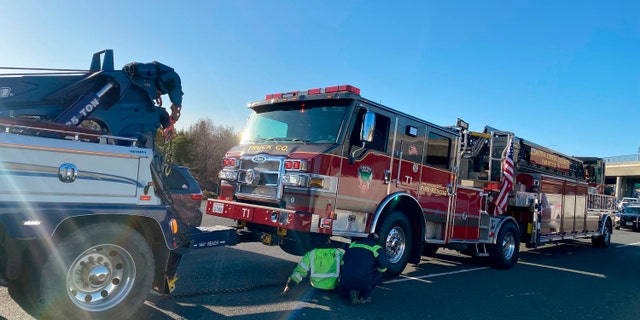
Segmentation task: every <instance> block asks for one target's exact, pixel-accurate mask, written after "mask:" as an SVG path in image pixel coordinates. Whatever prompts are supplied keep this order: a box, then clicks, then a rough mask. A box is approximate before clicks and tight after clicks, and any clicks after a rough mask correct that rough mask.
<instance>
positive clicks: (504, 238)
mask: <svg viewBox="0 0 640 320" xmlns="http://www.w3.org/2000/svg"><path fill="white" fill-rule="evenodd" d="M488 249H489V259H490V261H491V264H492V265H493V267H494V268H496V269H509V268H511V267H513V266H514V265H515V264H516V262H517V261H518V254H519V252H520V234H519V232H518V228H516V226H515V225H514V224H513V223H510V222H507V223H506V224H505V225H503V226H502V228H500V232H499V233H498V238H497V239H496V244H493V245H490V246H489V248H488Z"/></svg>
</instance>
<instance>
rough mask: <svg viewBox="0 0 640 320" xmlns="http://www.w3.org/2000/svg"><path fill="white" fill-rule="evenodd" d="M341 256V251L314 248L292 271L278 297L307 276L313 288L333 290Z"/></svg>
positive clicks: (336, 282) (338, 272)
mask: <svg viewBox="0 0 640 320" xmlns="http://www.w3.org/2000/svg"><path fill="white" fill-rule="evenodd" d="M342 255H343V252H342V250H341V249H338V248H316V249H313V250H311V251H309V252H307V253H306V254H305V255H304V257H302V260H301V261H300V263H298V265H297V266H296V267H295V269H293V273H292V274H291V275H290V276H289V279H288V280H287V285H286V286H285V287H284V290H282V293H281V294H280V295H285V294H287V292H289V288H290V287H291V286H294V285H297V284H298V283H300V281H302V280H303V279H304V278H306V277H307V276H309V281H310V282H311V285H312V286H313V287H314V288H318V289H323V290H333V289H335V288H336V286H337V285H338V277H339V276H340V264H341V263H342Z"/></svg>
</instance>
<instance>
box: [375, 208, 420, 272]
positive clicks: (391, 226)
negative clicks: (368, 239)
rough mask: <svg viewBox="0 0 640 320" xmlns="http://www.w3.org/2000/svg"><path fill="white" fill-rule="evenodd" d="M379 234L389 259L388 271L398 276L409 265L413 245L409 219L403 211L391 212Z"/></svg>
mask: <svg viewBox="0 0 640 320" xmlns="http://www.w3.org/2000/svg"><path fill="white" fill-rule="evenodd" d="M379 236H380V241H382V243H381V246H382V248H383V249H384V251H385V253H386V254H387V259H388V260H389V266H388V268H387V273H388V274H389V275H390V276H392V277H395V276H398V275H399V274H401V273H402V271H403V270H404V268H405V267H406V266H407V262H408V261H409V254H410V253H411V248H412V247H413V242H412V241H413V240H412V236H411V226H410V225H409V220H408V219H407V217H406V216H405V215H404V214H403V213H402V212H399V211H396V212H393V213H391V214H390V215H389V216H388V217H387V218H386V219H385V220H384V222H383V223H382V226H381V227H380V229H379Z"/></svg>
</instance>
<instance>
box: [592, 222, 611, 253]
mask: <svg viewBox="0 0 640 320" xmlns="http://www.w3.org/2000/svg"><path fill="white" fill-rule="evenodd" d="M611 233H612V230H611V222H610V221H609V220H607V222H605V225H604V230H603V233H602V235H600V236H595V237H591V244H592V245H593V246H594V247H598V248H608V247H609V245H610V244H611Z"/></svg>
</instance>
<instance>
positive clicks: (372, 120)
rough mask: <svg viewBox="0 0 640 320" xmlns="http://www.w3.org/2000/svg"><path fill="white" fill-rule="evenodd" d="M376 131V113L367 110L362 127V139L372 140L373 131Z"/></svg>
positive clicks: (363, 140) (365, 140)
mask: <svg viewBox="0 0 640 320" xmlns="http://www.w3.org/2000/svg"><path fill="white" fill-rule="evenodd" d="M375 131H376V114H375V113H374V112H373V111H367V112H366V113H365V114H364V116H363V117H362V128H361V129H360V141H362V142H372V141H373V133H374V132H375Z"/></svg>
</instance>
